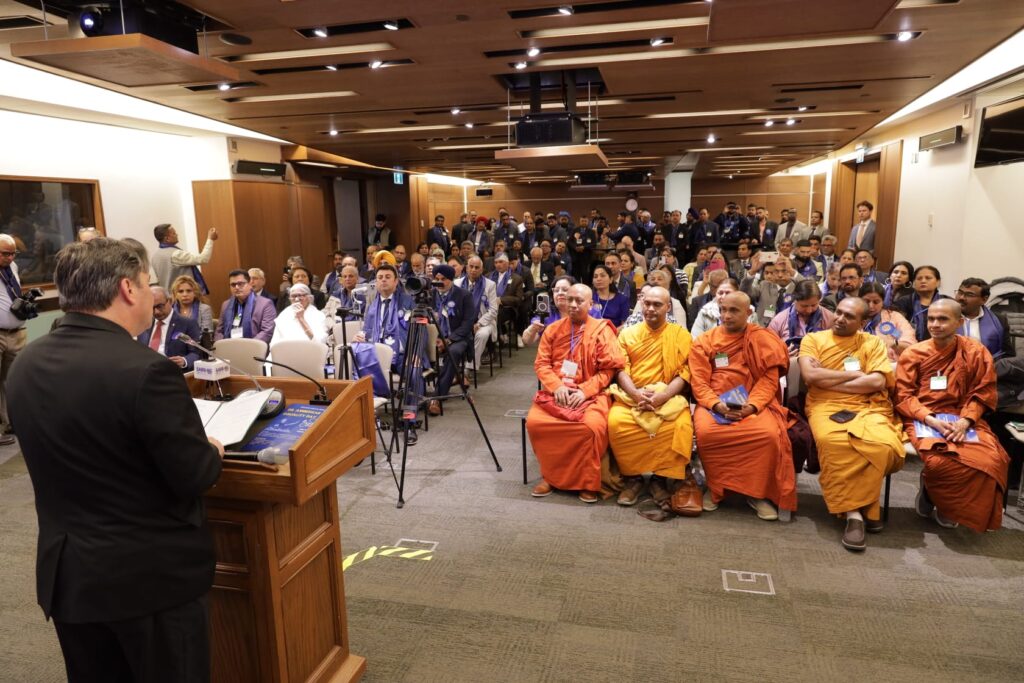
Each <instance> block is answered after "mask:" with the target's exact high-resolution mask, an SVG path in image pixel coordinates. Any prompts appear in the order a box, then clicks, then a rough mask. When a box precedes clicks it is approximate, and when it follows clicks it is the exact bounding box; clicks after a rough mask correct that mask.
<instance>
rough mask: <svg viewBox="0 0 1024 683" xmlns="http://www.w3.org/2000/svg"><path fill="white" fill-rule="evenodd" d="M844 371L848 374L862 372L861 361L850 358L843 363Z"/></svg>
mask: <svg viewBox="0 0 1024 683" xmlns="http://www.w3.org/2000/svg"><path fill="white" fill-rule="evenodd" d="M843 370H846V371H847V372H860V361H859V360H857V359H856V358H854V357H853V356H850V357H849V358H847V359H846V360H844V361H843Z"/></svg>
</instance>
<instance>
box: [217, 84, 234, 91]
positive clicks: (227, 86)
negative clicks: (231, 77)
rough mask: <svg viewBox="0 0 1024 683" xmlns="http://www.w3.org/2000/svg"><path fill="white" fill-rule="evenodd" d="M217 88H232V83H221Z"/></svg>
mask: <svg viewBox="0 0 1024 683" xmlns="http://www.w3.org/2000/svg"><path fill="white" fill-rule="evenodd" d="M217 90H221V91H224V90H231V84H230V83H221V84H220V85H218V86H217Z"/></svg>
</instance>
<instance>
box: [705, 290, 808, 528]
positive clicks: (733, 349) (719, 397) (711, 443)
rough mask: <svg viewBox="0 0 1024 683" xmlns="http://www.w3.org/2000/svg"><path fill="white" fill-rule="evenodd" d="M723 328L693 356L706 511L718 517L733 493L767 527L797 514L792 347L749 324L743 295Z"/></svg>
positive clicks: (726, 306) (724, 307)
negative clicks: (786, 393) (787, 395)
mask: <svg viewBox="0 0 1024 683" xmlns="http://www.w3.org/2000/svg"><path fill="white" fill-rule="evenodd" d="M719 310H720V311H721V315H722V324H721V325H719V326H718V327H716V328H714V329H712V330H710V331H708V332H707V333H705V334H702V335H701V336H700V338H699V339H697V340H696V341H695V342H694V346H693V351H691V352H690V372H691V374H692V375H693V380H692V381H693V397H694V400H695V401H696V402H697V404H698V405H699V407H698V408H697V411H696V412H695V413H694V423H695V425H696V428H697V449H698V451H699V452H700V459H701V463H703V465H704V471H705V473H706V474H707V485H708V490H707V492H706V493H705V494H704V509H705V510H708V511H713V510H716V509H718V503H719V502H720V501H721V500H722V499H723V498H724V497H725V496H726V494H727V493H730V492H731V493H736V494H739V495H742V496H746V498H747V504H748V505H749V506H750V507H751V508H753V509H754V511H755V512H756V513H757V516H758V517H759V518H760V519H763V520H766V521H772V520H776V519H778V518H779V515H778V511H777V509H778V508H781V509H783V510H796V474H795V472H794V470H793V452H792V448H791V447H790V443H789V436H788V434H787V431H786V430H787V428H788V421H789V415H788V413H787V412H786V409H785V408H784V407H783V406H782V405H781V404H780V403H779V378H780V377H784V376H785V375H786V373H787V372H789V354H788V352H787V351H786V346H785V344H783V343H782V340H781V339H779V337H778V336H777V335H776V334H774V333H773V332H771V331H769V330H767V329H765V328H763V327H758V326H757V325H755V324H753V323H749V322H747V318H748V317H749V315H750V297H749V296H747V295H746V294H744V293H743V292H736V293H734V294H729V295H728V296H726V297H725V298H724V299H723V300H722V301H721V303H719Z"/></svg>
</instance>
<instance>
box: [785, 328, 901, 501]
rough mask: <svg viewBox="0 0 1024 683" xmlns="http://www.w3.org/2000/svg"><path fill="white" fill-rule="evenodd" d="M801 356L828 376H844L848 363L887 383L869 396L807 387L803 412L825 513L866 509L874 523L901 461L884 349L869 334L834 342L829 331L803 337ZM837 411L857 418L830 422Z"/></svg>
mask: <svg viewBox="0 0 1024 683" xmlns="http://www.w3.org/2000/svg"><path fill="white" fill-rule="evenodd" d="M800 356H801V357H803V356H809V357H811V358H817V359H818V362H820V363H821V367H823V368H826V369H828V370H845V369H846V368H845V367H844V365H843V362H844V361H845V360H846V359H847V358H850V357H852V358H856V359H857V361H858V362H859V364H860V370H861V372H864V373H872V372H878V373H881V374H882V375H883V376H884V377H885V385H886V389H885V390H883V391H876V392H875V393H873V394H848V393H844V392H841V391H834V390H832V389H818V388H815V387H810V388H809V389H808V391H807V403H806V406H805V412H806V413H807V422H808V423H810V425H811V431H812V432H813V433H814V442H815V443H816V444H817V446H818V460H820V461H821V474H819V475H818V483H819V484H820V485H821V493H822V495H823V496H824V498H825V504H826V505H828V510H829V512H831V513H833V514H842V513H845V512H850V511H852V510H859V509H861V508H865V507H866V508H867V517H868V519H871V520H878V519H879V518H880V511H881V506H880V505H879V503H878V499H879V494H880V491H881V488H882V481H883V480H884V479H885V476H886V475H887V474H891V473H893V472H898V471H899V470H900V469H901V468H902V467H903V459H904V450H903V430H902V426H901V425H900V423H899V422H897V421H896V417H895V414H894V413H893V407H892V402H891V401H890V400H889V390H890V389H891V388H892V387H893V384H894V376H893V371H892V363H891V362H890V361H889V356H888V354H887V353H886V350H885V344H884V343H883V342H882V340H881V339H879V338H878V337H875V336H873V335H870V334H868V333H867V332H857V333H856V334H854V335H851V336H849V337H837V336H836V335H835V333H833V332H832V330H825V331H824V332H813V333H811V334H808V335H807V336H805V337H804V340H803V342H802V343H801V344H800ZM841 410H849V411H851V412H854V413H857V416H856V417H855V418H853V419H852V420H851V421H849V422H847V423H845V424H839V423H838V422H835V421H834V420H831V419H829V416H830V415H833V414H834V413H837V412H839V411H841Z"/></svg>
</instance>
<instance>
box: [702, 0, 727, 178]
mask: <svg viewBox="0 0 1024 683" xmlns="http://www.w3.org/2000/svg"><path fill="white" fill-rule="evenodd" d="M708 2H711V0H708ZM726 177H727V178H728V179H729V180H732V175H731V174H730V175H728V176H726Z"/></svg>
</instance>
